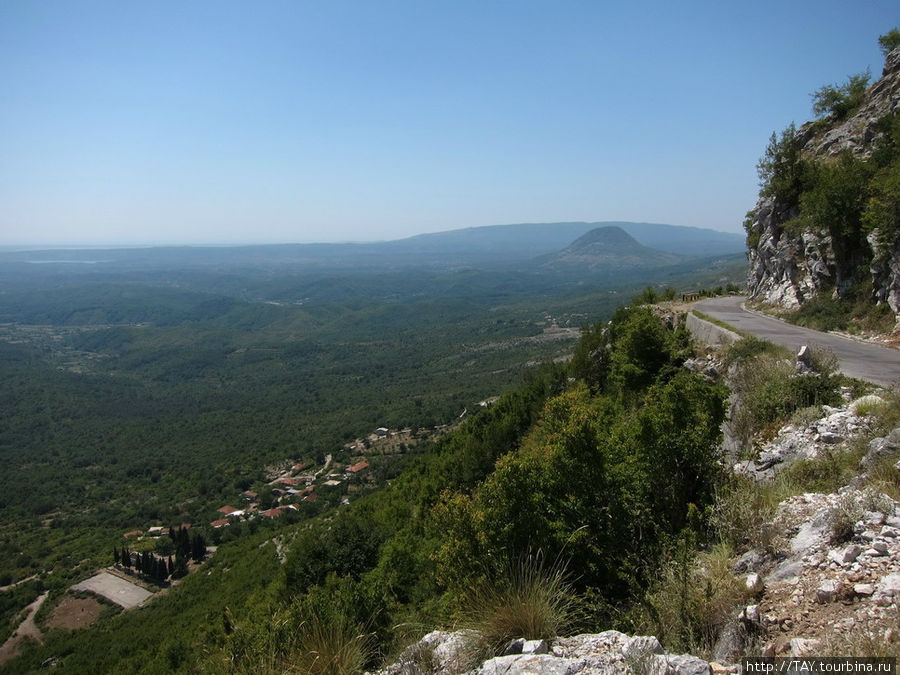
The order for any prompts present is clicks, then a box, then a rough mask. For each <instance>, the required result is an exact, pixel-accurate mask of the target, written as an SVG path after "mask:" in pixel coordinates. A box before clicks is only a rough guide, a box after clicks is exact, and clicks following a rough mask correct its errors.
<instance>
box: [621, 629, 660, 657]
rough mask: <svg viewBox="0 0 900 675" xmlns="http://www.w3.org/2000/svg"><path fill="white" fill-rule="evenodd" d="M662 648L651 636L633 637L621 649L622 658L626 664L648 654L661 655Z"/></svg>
mask: <svg viewBox="0 0 900 675" xmlns="http://www.w3.org/2000/svg"><path fill="white" fill-rule="evenodd" d="M662 653H663V648H662V645H661V644H659V640H657V639H656V638H655V637H654V636H652V635H635V636H634V637H633V638H630V639H629V640H628V642H626V643H625V645H624V646H623V647H622V656H624V657H625V660H626V661H628V662H634V661H636V660H638V659H641V658H644V657H646V656H648V655H649V654H662Z"/></svg>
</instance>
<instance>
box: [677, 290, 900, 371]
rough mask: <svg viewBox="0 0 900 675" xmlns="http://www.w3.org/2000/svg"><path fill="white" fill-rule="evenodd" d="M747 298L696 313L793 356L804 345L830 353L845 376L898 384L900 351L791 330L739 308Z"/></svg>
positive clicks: (716, 301) (718, 301)
mask: <svg viewBox="0 0 900 675" xmlns="http://www.w3.org/2000/svg"><path fill="white" fill-rule="evenodd" d="M746 299H747V298H745V297H741V296H728V297H723V298H711V299H709V300H703V301H701V302H698V303H697V304H696V305H694V306H695V307H696V309H697V310H698V311H701V312H703V313H704V314H708V315H709V316H711V317H713V318H715V319H719V320H720V321H724V322H725V323H727V324H729V325H730V326H734V327H735V328H737V329H738V330H742V331H744V332H746V333H750V334H751V335H755V336H756V337H759V338H762V339H764V340H768V341H769V342H774V343H775V344H777V345H782V346H784V347H787V348H788V349H790V350H791V351H793V352H794V353H797V351H798V350H799V349H800V347H801V346H803V345H808V346H810V347H824V348H826V349H830V350H831V351H832V352H834V355H835V356H837V358H838V361H839V362H840V370H841V372H842V373H844V374H845V375H848V376H850V377H855V378H858V379H860V380H866V381H867V382H874V383H875V384H880V385H882V386H885V387H895V386H897V385H898V384H900V350H897V349H889V348H888V347H881V346H879V345H876V344H870V343H866V342H858V341H856V340H851V339H849V338H843V337H840V336H838V335H831V334H829V333H820V332H819V331H815V330H810V329H809V328H801V327H800V326H793V325H791V324H789V323H785V322H783V321H778V320H777V319H771V318H769V317H766V316H762V315H760V314H757V313H755V312H748V311H747V310H745V309H742V308H741V303H743V302H744V301H745V300H746Z"/></svg>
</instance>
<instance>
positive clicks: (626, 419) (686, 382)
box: [0, 256, 743, 672]
mask: <svg viewBox="0 0 900 675" xmlns="http://www.w3.org/2000/svg"><path fill="white" fill-rule="evenodd" d="M87 267H88V266H87V265H85V266H83V267H82V266H79V269H78V273H76V274H70V273H69V272H68V271H67V267H66V266H65V265H59V266H52V265H40V266H38V265H33V266H31V267H29V266H28V265H24V264H20V265H7V266H6V270H5V272H2V273H0V281H2V283H3V287H4V290H3V292H2V293H0V378H2V386H0V397H2V401H0V409H2V410H3V413H2V414H3V424H2V427H0V528H2V529H0V585H2V586H7V585H11V587H10V588H9V589H7V590H4V591H3V592H2V595H0V598H2V600H3V605H2V607H0V609H2V610H3V611H4V616H5V617H6V619H7V620H9V622H10V624H9V625H10V626H11V627H12V626H13V625H14V621H15V619H16V617H17V616H18V612H19V610H20V609H21V608H22V607H23V606H24V605H25V604H27V603H28V602H30V601H31V600H33V599H34V598H35V597H37V596H38V595H39V594H41V593H43V592H45V591H49V600H48V602H47V603H46V605H45V607H44V608H43V609H42V611H41V615H40V616H39V617H38V621H39V622H41V621H42V620H46V616H47V615H48V614H49V613H50V612H52V608H53V606H54V602H58V601H59V599H60V598H61V597H62V596H63V595H64V594H65V592H66V589H68V588H69V587H70V586H71V585H72V584H73V583H76V582H78V581H80V580H83V579H84V578H86V577H88V576H90V575H91V574H92V573H94V571H96V569H97V568H99V567H103V566H107V565H111V564H112V563H113V551H114V550H115V551H116V555H118V549H119V547H121V546H122V542H123V539H122V535H123V533H125V532H127V531H129V530H135V531H138V530H140V531H145V530H148V528H152V527H162V528H165V529H166V530H168V528H169V527H173V526H174V527H175V528H178V527H179V525H180V524H182V523H184V524H191V525H192V531H194V532H202V533H203V535H204V536H205V537H206V540H207V541H209V542H210V543H211V544H212V545H213V546H214V549H213V550H215V547H217V550H215V553H214V554H213V555H212V556H211V557H210V558H209V559H208V560H206V561H205V562H204V563H203V565H204V567H203V568H202V569H205V570H206V572H204V573H203V574H196V575H195V574H190V575H188V576H186V577H184V578H182V579H181V580H180V581H179V582H178V584H177V585H174V586H173V587H171V588H169V590H168V591H167V592H166V593H164V594H160V595H159V597H157V598H154V600H153V601H152V602H151V603H149V604H148V605H147V606H146V607H144V608H142V609H140V610H137V611H133V612H124V613H121V612H118V611H117V610H116V608H115V607H112V606H109V607H107V608H106V610H105V613H104V615H103V616H102V617H101V618H100V619H99V623H98V624H97V625H96V626H95V627H93V628H90V629H87V630H86V631H68V630H63V629H51V630H49V632H46V633H45V636H44V638H45V639H44V645H43V646H38V645H34V644H31V645H27V646H26V647H25V650H24V654H23V655H22V656H21V657H20V658H19V659H18V660H17V661H14V662H11V663H10V664H9V667H11V668H13V671H11V672H18V671H19V669H25V670H27V669H28V668H37V667H39V666H40V664H41V663H42V662H45V661H46V660H47V659H55V661H54V663H57V664H58V665H59V666H60V667H63V669H64V670H67V671H69V672H83V671H84V668H86V667H87V664H91V667H93V668H95V669H97V670H98V672H109V671H110V670H112V669H118V668H120V667H129V668H132V669H134V670H136V671H139V672H140V671H146V672H168V671H170V670H177V669H182V670H184V671H185V672H200V671H203V670H206V671H209V672H220V671H221V669H222V668H223V667H224V666H223V663H225V662H226V661H227V663H229V664H231V665H230V666H229V667H231V668H236V669H238V670H243V671H246V672H259V671H260V668H261V667H262V665H261V664H263V662H266V660H267V659H268V660H272V659H274V660H275V661H279V660H281V659H285V658H293V657H294V656H296V654H297V653H298V652H297V650H298V649H299V647H298V646H297V643H296V639H295V638H296V635H295V636H294V637H290V638H289V637H288V633H291V631H292V629H291V627H292V626H293V627H296V626H298V625H301V624H304V625H309V621H308V618H309V617H311V616H316V617H319V618H320V619H321V620H322V621H325V622H326V623H327V622H332V623H331V624H329V625H330V626H331V627H332V628H334V629H335V630H337V629H340V630H347V631H350V632H354V634H356V633H360V632H363V633H365V634H366V635H367V636H369V637H368V638H367V643H366V650H365V653H366V659H367V660H368V662H369V664H370V665H371V664H374V663H375V662H376V660H377V659H378V658H380V657H384V656H387V655H388V654H390V653H392V652H393V651H396V650H397V649H399V648H401V647H402V646H403V641H404V640H405V639H406V638H407V637H409V636H411V635H412V634H413V633H416V632H417V631H418V629H419V628H420V627H424V626H426V625H427V626H434V625H438V624H441V623H442V622H450V621H454V620H455V619H456V618H458V617H459V616H461V615H462V614H461V613H463V612H464V609H465V607H466V606H468V605H470V604H471V598H470V591H471V589H473V588H483V587H485V584H492V583H493V584H495V585H496V583H497V580H498V579H500V578H501V577H502V576H503V575H504V574H508V573H509V569H510V566H511V565H516V564H525V565H529V564H534V565H538V566H541V565H547V566H551V565H553V564H557V563H559V561H562V560H577V561H581V562H580V563H579V564H581V563H582V562H583V564H584V567H583V568H580V567H579V568H578V569H574V568H573V569H569V570H568V572H567V578H570V579H574V580H575V581H573V582H572V583H574V584H575V586H576V587H577V589H576V590H577V592H578V594H579V596H581V597H586V598H591V601H590V602H588V603H586V604H585V606H583V607H581V608H580V609H579V617H580V618H579V621H582V622H586V623H595V622H597V621H599V620H600V619H601V618H603V619H606V618H608V617H609V616H611V610H610V607H611V606H612V604H611V603H615V602H617V601H618V600H621V599H622V598H624V597H628V596H629V595H630V594H631V593H632V591H633V590H634V589H635V588H637V587H638V586H639V585H640V584H642V583H644V582H645V581H646V579H647V575H648V573H649V572H648V570H649V569H650V568H649V567H648V564H649V563H650V562H652V561H653V560H654V559H655V557H658V556H660V555H662V554H663V551H664V550H665V549H666V547H667V546H669V545H670V543H671V542H672V541H675V539H677V536H678V534H679V533H680V532H681V531H682V530H683V529H684V528H685V527H691V526H692V523H693V522H694V520H696V519H697V518H698V517H699V516H697V515H696V514H695V511H696V510H697V509H700V510H702V508H703V506H704V504H705V503H707V502H708V501H709V499H710V492H709V490H710V486H711V485H712V482H711V480H707V479H708V478H709V476H707V473H708V472H710V471H713V470H714V466H713V463H712V459H711V456H710V455H709V454H708V451H709V450H710V449H711V448H712V446H713V444H714V441H715V438H716V435H717V433H718V431H717V430H718V420H719V419H720V418H721V415H722V410H723V404H722V396H723V394H722V392H720V391H718V390H717V389H716V388H715V387H712V386H711V385H708V384H706V383H703V382H701V381H699V380H697V379H696V378H694V377H690V376H686V375H685V374H684V373H682V372H679V368H678V364H679V362H680V360H683V359H684V358H685V356H686V354H687V351H688V349H689V346H688V343H687V341H686V337H685V336H684V335H683V334H680V333H672V332H670V331H667V330H666V329H664V328H662V327H661V324H659V322H658V321H657V320H656V319H655V318H654V317H652V316H651V315H650V314H649V313H648V312H647V311H646V310H629V311H620V312H619V313H618V314H616V316H615V319H614V321H613V328H611V329H609V330H611V331H613V332H612V334H611V335H612V337H610V334H609V333H606V332H603V338H602V340H612V342H613V343H614V344H616V345H617V347H616V349H613V350H612V351H610V352H608V353H607V354H606V356H602V357H598V352H597V348H598V346H600V343H599V342H598V340H600V337H599V336H600V335H601V331H602V330H603V327H604V326H605V324H606V321H607V320H608V319H609V318H610V317H613V314H614V312H615V310H616V307H619V306H621V305H623V304H626V303H627V302H628V301H629V300H630V298H632V297H633V296H634V295H636V294H638V293H639V292H641V291H642V290H643V291H644V293H645V294H647V293H649V295H650V296H655V295H656V294H659V295H662V294H663V293H664V292H665V289H666V288H669V289H670V290H669V293H670V294H672V293H674V289H675V288H679V287H680V288H687V289H692V290H697V289H700V288H701V287H708V288H713V287H715V286H723V285H725V284H727V283H730V282H733V281H737V280H738V279H740V277H741V275H742V273H743V261H742V260H741V259H740V258H739V257H727V256H724V257H719V258H716V259H714V260H704V261H703V262H702V263H699V262H696V261H695V262H686V263H682V264H679V265H676V266H672V267H670V268H666V269H662V270H657V271H655V272H654V273H652V274H647V273H642V274H635V275H632V276H629V275H627V274H623V275H620V276H619V278H618V279H616V280H615V282H611V281H610V280H609V279H605V278H602V279H597V278H595V277H592V276H591V275H587V274H585V275H575V274H572V273H570V274H568V275H567V276H566V275H562V276H561V275H556V276H553V275H546V274H545V275H541V274H537V273H535V274H533V275H529V274H527V273H525V272H516V271H514V270H509V269H475V268H460V269H436V268H421V269H404V270H396V269H394V270H390V269H385V270H367V271H357V272H354V273H348V272H346V271H339V272H335V271H331V272H323V271H307V272H304V273H303V274H286V273H285V272H284V271H283V270H280V271H277V272H269V273H260V272H259V271H258V270H257V271H254V272H253V273H249V272H247V271H246V270H244V271H240V270H236V269H228V270H222V269H197V268H190V269H170V270H164V271H160V270H138V271H134V272H133V273H129V272H128V271H126V270H117V271H116V272H115V274H100V273H94V272H92V271H91V270H87ZM648 284H649V287H648ZM654 288H655V290H654ZM214 289H218V292H215V290H214ZM588 326H594V328H590V329H589V330H588V331H587V332H586V333H585V334H584V335H583V336H582V337H581V339H580V340H579V339H578V335H579V334H580V333H581V332H582V330H581V329H583V328H584V327H588ZM504 392H505V393H504ZM497 396H500V398H499V400H498V401H497V402H496V403H494V404H493V405H489V402H490V401H493V400H494V398H495V397H497ZM479 403H481V405H479ZM685 419H690V420H693V422H694V423H693V424H691V425H690V427H691V429H690V431H691V434H693V436H692V437H691V438H687V437H683V438H682V437H681V436H679V437H677V438H674V437H672V438H670V437H669V435H667V434H668V432H667V431H666V430H667V429H675V428H678V427H679V424H676V421H677V420H685ZM376 428H387V429H398V430H399V429H405V430H408V431H410V433H411V434H413V435H415V436H416V437H417V438H418V442H417V443H415V444H413V443H410V444H409V445H406V444H403V445H402V446H400V449H397V448H395V449H394V450H393V451H391V452H372V453H369V454H366V455H365V460H366V463H367V464H370V465H371V468H370V469H369V470H368V471H367V472H365V475H360V476H356V477H352V478H349V479H347V480H345V481H343V482H341V481H335V482H341V485H340V486H332V487H330V488H324V487H323V488H321V489H319V490H318V491H317V496H318V497H319V499H317V500H301V499H299V498H298V499H296V500H295V501H296V504H295V506H294V508H293V509H292V510H290V511H289V512H285V515H284V517H283V518H278V519H275V518H271V519H262V518H256V519H247V520H244V521H236V522H233V523H232V524H231V525H230V526H228V527H222V528H217V529H213V528H210V525H209V524H210V523H211V522H212V521H214V520H215V519H216V518H218V517H220V515H221V514H220V513H217V511H218V509H219V507H221V505H222V504H233V503H235V502H238V505H240V503H241V502H240V501H239V500H241V499H242V498H241V496H240V495H241V493H242V492H250V493H253V494H261V495H264V499H265V500H266V502H267V503H266V504H265V505H266V506H274V505H276V504H277V503H278V502H279V501H281V500H282V499H284V500H285V501H284V503H287V501H286V500H287V499H289V496H286V497H284V498H281V497H277V496H276V495H274V494H273V493H272V490H271V480H270V479H271V475H272V470H273V469H272V468H273V467H278V466H281V465H284V464H294V465H295V466H306V467H310V468H309V471H313V470H319V469H322V470H324V469H325V468H327V466H328V464H326V462H331V466H332V469H330V470H332V471H333V470H334V468H333V467H335V466H337V467H344V468H346V467H349V466H350V465H352V464H353V463H354V462H358V461H359V460H360V456H358V453H357V452H356V451H354V450H352V449H350V446H351V445H352V443H353V442H354V440H355V439H359V438H365V437H366V435H367V434H369V433H370V432H372V431H373V430H374V429H376ZM651 439H658V440H653V441H652V442H651ZM672 448H675V449H676V452H672ZM697 448H702V450H697ZM513 450H515V452H512V451H513ZM679 453H680V454H679ZM697 453H699V454H697ZM660 462H674V463H675V464H673V465H672V466H671V467H670V468H671V469H672V472H674V474H673V473H672V472H665V473H664V472H661V471H659V470H658V467H659V465H660V464H659V463H660ZM673 475H675V476H681V477H682V479H681V480H678V479H673ZM689 477H690V478H689ZM598 484H603V485H606V484H608V486H609V489H608V490H604V491H602V492H598V491H597V490H596V489H595V488H594V487H592V486H596V485H598ZM538 504H540V508H537V505H538ZM689 504H692V505H694V506H692V507H690V508H689ZM260 508H262V506H261V507H260ZM598 513H602V514H605V515H604V516H603V517H604V518H607V519H608V522H609V523H611V524H615V526H612V527H604V528H599V529H596V528H593V529H592V528H591V527H583V525H584V523H585V522H587V521H588V520H591V521H594V520H595V519H596V516H597V514H598ZM661 513H664V514H665V516H664V517H661V516H660V515H659V514H661ZM638 516H640V517H638ZM635 522H640V523H642V525H641V527H642V528H646V529H645V530H644V531H642V532H641V533H640V536H637V535H636V533H635V532H632V531H630V530H629V529H628V528H630V527H632V526H633V524H634V523H635ZM635 542H639V543H635ZM141 546H143V547H144V548H147V547H148V546H149V547H150V548H149V549H148V552H149V551H151V550H153V551H155V552H157V553H162V555H163V556H165V554H166V548H167V546H166V545H165V544H162V545H161V544H160V542H159V541H158V540H157V541H156V542H155V543H144V544H142V545H141ZM154 547H156V548H154ZM169 549H170V550H171V547H169ZM276 550H277V554H276ZM523 561H525V562H523ZM528 561H531V562H528ZM553 561H557V563H554V562H553ZM20 582H22V583H20ZM165 587H166V588H168V583H167V584H165ZM273 616H274V617H276V619H274V620H273V618H272V617H273ZM401 625H402V626H406V627H407V628H404V629H402V630H400V629H398V628H397V627H398V626H401ZM9 630H11V628H10V629H9ZM9 630H6V631H5V632H4V635H3V637H4V638H5V637H6V636H7V635H8V634H9ZM279 631H283V632H279ZM284 631H286V632H284ZM413 637H415V636H413ZM95 641H102V642H103V645H104V646H103V647H102V648H101V647H99V642H96V643H95ZM223 660H224V661H223Z"/></svg>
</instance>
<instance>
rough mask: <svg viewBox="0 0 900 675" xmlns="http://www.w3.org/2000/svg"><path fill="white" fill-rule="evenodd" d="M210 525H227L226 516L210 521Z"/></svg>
mask: <svg viewBox="0 0 900 675" xmlns="http://www.w3.org/2000/svg"><path fill="white" fill-rule="evenodd" d="M210 525H211V526H212V527H224V526H225V525H228V518H223V519H222V520H214V521H212V522H211V523H210Z"/></svg>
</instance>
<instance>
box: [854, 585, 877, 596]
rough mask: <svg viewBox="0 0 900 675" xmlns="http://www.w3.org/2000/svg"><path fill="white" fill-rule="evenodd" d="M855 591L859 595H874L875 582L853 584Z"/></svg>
mask: <svg viewBox="0 0 900 675" xmlns="http://www.w3.org/2000/svg"><path fill="white" fill-rule="evenodd" d="M853 592H854V593H856V594H857V595H872V594H873V593H874V592H875V585H874V584H853Z"/></svg>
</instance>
